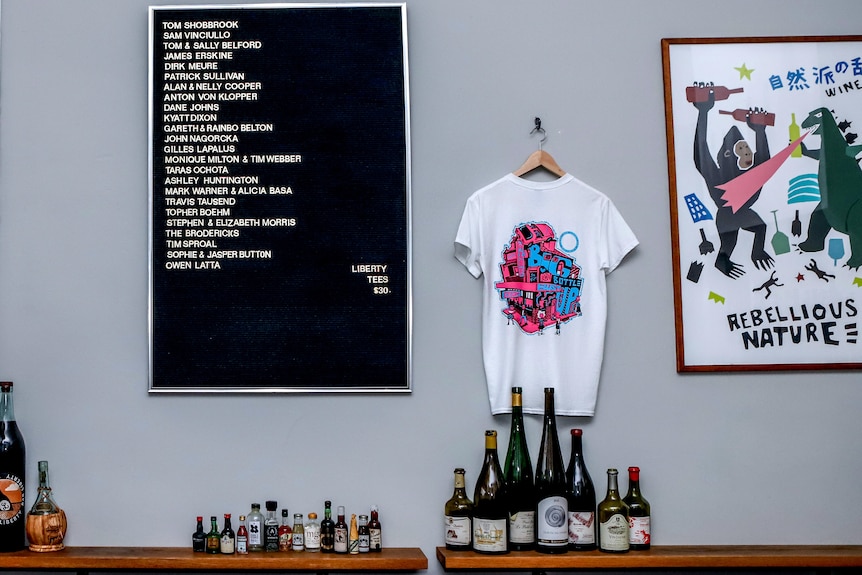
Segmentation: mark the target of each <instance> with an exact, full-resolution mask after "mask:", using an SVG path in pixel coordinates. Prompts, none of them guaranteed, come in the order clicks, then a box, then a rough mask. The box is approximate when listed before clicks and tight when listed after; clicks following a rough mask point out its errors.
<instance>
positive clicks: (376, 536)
mask: <svg viewBox="0 0 862 575" xmlns="http://www.w3.org/2000/svg"><path fill="white" fill-rule="evenodd" d="M368 533H369V536H370V538H371V549H372V550H373V551H380V550H381V549H383V537H382V533H381V529H380V528H378V527H372V528H370V529H369V530H368Z"/></svg>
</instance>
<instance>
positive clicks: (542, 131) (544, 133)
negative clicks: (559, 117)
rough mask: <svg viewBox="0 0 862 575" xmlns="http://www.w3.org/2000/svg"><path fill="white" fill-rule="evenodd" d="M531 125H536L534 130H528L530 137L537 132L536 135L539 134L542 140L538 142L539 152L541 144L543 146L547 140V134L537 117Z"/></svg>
mask: <svg viewBox="0 0 862 575" xmlns="http://www.w3.org/2000/svg"><path fill="white" fill-rule="evenodd" d="M533 123H534V124H535V125H536V127H535V128H533V129H532V130H530V135H531V136H532V135H533V134H535V133H536V132H538V133H540V134H541V135H542V139H541V140H539V150H541V149H542V144H544V143H545V140H547V139H548V134H547V132H545V129H544V128H543V127H542V119H541V118H539V117H538V116H537V117H536V118H535V119H534V120H533Z"/></svg>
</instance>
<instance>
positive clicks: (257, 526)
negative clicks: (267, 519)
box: [246, 503, 264, 551]
mask: <svg viewBox="0 0 862 575" xmlns="http://www.w3.org/2000/svg"><path fill="white" fill-rule="evenodd" d="M246 519H247V520H248V550H249V551H263V522H264V519H263V514H262V513H261V512H260V503H252V504H251V513H249V514H248V517H247V518H246Z"/></svg>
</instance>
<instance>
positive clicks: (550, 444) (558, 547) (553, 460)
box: [536, 387, 569, 553]
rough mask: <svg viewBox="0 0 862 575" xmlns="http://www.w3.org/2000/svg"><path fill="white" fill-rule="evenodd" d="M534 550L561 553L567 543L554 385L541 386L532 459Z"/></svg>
mask: <svg viewBox="0 0 862 575" xmlns="http://www.w3.org/2000/svg"><path fill="white" fill-rule="evenodd" d="M536 500H537V504H536V550H537V551H539V552H541V553H565V552H566V550H567V547H568V545H569V525H568V519H569V511H568V507H569V504H568V501H567V500H566V468H565V467H564V465H563V454H562V452H561V451H560V440H559V437H557V418H556V414H555V413H554V388H553V387H546V388H545V415H544V423H543V425H542V443H541V446H540V447H539V459H538V461H537V462H536Z"/></svg>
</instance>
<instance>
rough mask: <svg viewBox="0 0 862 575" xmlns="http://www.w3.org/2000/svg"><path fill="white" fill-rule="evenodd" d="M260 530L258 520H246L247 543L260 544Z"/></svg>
mask: <svg viewBox="0 0 862 575" xmlns="http://www.w3.org/2000/svg"><path fill="white" fill-rule="evenodd" d="M260 532H261V524H260V521H249V522H248V544H249V545H262V544H263V542H262V541H261V539H260Z"/></svg>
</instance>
